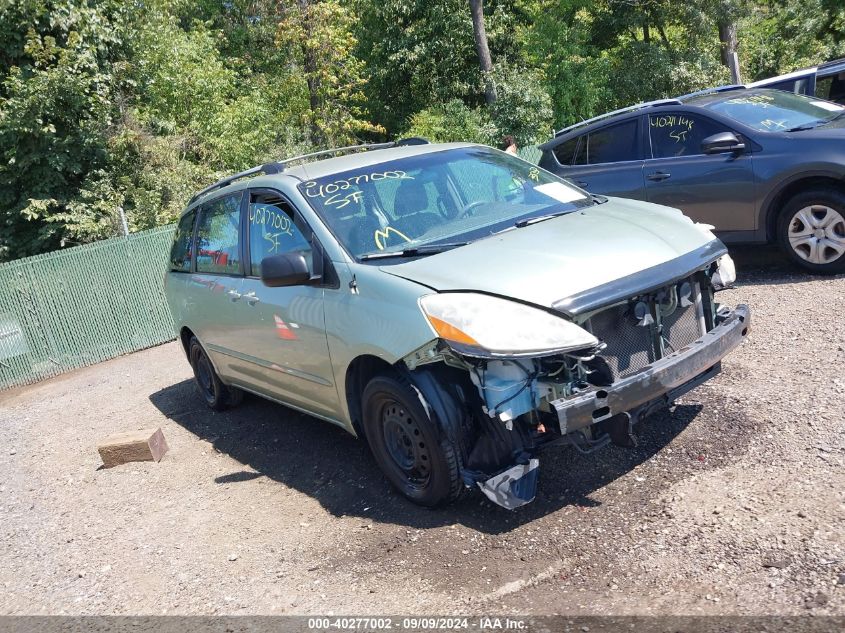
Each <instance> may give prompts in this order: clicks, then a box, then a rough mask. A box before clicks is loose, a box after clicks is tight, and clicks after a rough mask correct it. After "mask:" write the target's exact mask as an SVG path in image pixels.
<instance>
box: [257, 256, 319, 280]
mask: <svg viewBox="0 0 845 633" xmlns="http://www.w3.org/2000/svg"><path fill="white" fill-rule="evenodd" d="M309 281H311V271H310V270H308V262H306V261H305V256H304V255H303V254H302V252H300V251H292V252H290V253H280V254H278V255H270V256H269V257H265V258H264V259H262V260H261V282H262V283H263V284H264V285H265V286H268V287H270V288H280V287H282V286H301V285H303V284H307V283H308V282H309Z"/></svg>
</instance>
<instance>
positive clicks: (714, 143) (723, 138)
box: [701, 132, 745, 154]
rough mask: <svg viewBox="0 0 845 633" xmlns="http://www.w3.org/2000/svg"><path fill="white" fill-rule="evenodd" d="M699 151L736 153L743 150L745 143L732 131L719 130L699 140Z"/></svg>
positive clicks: (706, 152)
mask: <svg viewBox="0 0 845 633" xmlns="http://www.w3.org/2000/svg"><path fill="white" fill-rule="evenodd" d="M701 151H702V153H704V154H725V153H727V152H731V153H733V154H738V153H739V152H744V151H745V143H743V142H742V141H740V140H739V139H738V138H737V137H736V134H734V133H733V132H719V133H718V134H713V135H712V136H708V137H707V138H706V139H704V140H703V141H701Z"/></svg>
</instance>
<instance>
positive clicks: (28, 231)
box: [0, 0, 123, 260]
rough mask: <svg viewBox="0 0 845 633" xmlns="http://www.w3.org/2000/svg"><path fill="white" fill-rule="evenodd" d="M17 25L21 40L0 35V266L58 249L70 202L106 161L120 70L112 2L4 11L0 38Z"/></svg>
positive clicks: (10, 6)
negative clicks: (0, 71)
mask: <svg viewBox="0 0 845 633" xmlns="http://www.w3.org/2000/svg"><path fill="white" fill-rule="evenodd" d="M48 16H49V19H48ZM24 24H26V25H28V27H29V28H28V30H25V31H24V32H25V33H26V35H25V37H23V38H21V37H20V35H19V34H18V35H17V36H15V35H12V36H11V37H9V39H8V40H5V39H4V45H3V52H2V57H3V60H4V64H8V66H6V67H5V68H4V69H3V77H2V84H1V85H2V88H0V225H2V231H0V260H2V259H6V258H10V257H20V256H23V255H29V254H34V253H38V252H41V251H43V250H49V249H50V248H55V247H57V246H59V245H60V244H61V239H62V236H63V228H62V224H63V222H65V221H66V218H67V217H68V216H69V215H71V216H72V215H73V214H74V211H73V209H72V208H71V207H70V206H69V203H70V202H71V201H72V200H73V198H74V196H76V195H77V194H78V192H79V191H80V189H81V187H82V185H83V183H84V182H85V180H86V178H87V177H88V175H89V174H91V173H92V172H96V171H97V170H98V169H101V168H102V167H103V166H104V165H105V163H106V162H107V156H106V151H105V144H106V138H107V134H108V129H109V127H110V125H111V123H112V121H113V117H114V114H115V106H114V101H113V99H114V96H115V93H116V85H117V82H118V79H117V76H116V72H119V70H120V65H119V63H114V62H117V61H118V60H119V59H120V55H121V40H120V37H119V35H118V34H119V32H120V30H121V28H122V24H123V16H122V14H121V9H120V5H119V4H118V3H114V4H112V3H108V2H102V3H100V6H99V7H98V8H97V9H94V8H91V7H89V6H87V4H78V3H73V2H70V1H59V2H33V1H31V0H12V1H11V2H7V3H6V4H4V5H3V7H2V9H0V33H2V34H4V35H5V34H11V33H13V32H14V31H15V30H16V29H19V28H21V27H22V26H23V25H24ZM54 215H56V217H55V219H52V216H54Z"/></svg>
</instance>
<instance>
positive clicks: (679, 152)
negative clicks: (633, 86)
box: [648, 112, 730, 158]
mask: <svg viewBox="0 0 845 633" xmlns="http://www.w3.org/2000/svg"><path fill="white" fill-rule="evenodd" d="M729 131H730V130H729V129H728V128H726V127H725V126H723V125H720V124H719V123H716V122H715V121H713V120H712V119H708V118H705V117H702V116H699V115H697V114H687V113H685V112H661V113H660V114H652V115H650V116H649V117H648V133H649V137H650V138H651V155H652V157H653V158H669V157H672V156H694V155H696V154H701V141H703V140H704V139H706V138H707V137H708V136H711V135H712V134H718V133H719V132H729Z"/></svg>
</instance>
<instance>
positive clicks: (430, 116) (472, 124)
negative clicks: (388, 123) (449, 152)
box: [403, 99, 498, 145]
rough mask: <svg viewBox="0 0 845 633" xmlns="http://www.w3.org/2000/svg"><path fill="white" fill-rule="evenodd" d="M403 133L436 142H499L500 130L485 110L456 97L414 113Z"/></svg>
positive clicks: (490, 143)
mask: <svg viewBox="0 0 845 633" xmlns="http://www.w3.org/2000/svg"><path fill="white" fill-rule="evenodd" d="M403 136H422V137H423V138H427V139H428V140H430V141H432V142H435V143H447V142H451V141H466V142H471V143H484V144H486V145H492V144H495V143H496V142H497V136H498V130H497V128H496V126H495V125H494V124H493V122H492V121H491V120H490V117H489V115H488V114H487V112H486V111H485V110H483V109H482V108H470V107H469V106H467V105H466V104H465V103H464V102H463V101H461V100H460V99H452V100H450V101H447V102H446V103H444V104H442V105H436V106H432V107H430V108H426V109H425V110H421V111H420V112H417V113H416V114H415V115H413V116H412V117H411V120H410V122H409V125H408V128H407V129H406V130H405V132H404V134H403Z"/></svg>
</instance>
